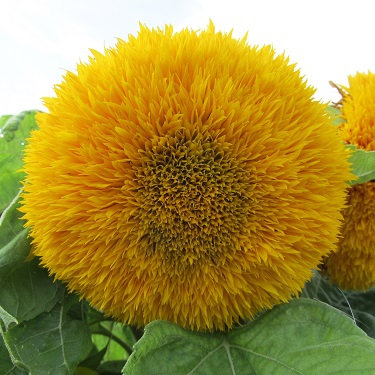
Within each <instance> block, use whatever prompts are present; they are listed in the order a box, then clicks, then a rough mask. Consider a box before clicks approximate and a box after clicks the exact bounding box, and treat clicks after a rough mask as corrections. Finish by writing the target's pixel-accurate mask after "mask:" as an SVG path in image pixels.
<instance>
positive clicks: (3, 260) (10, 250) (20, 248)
mask: <svg viewBox="0 0 375 375" xmlns="http://www.w3.org/2000/svg"><path fill="white" fill-rule="evenodd" d="M18 197H19V195H17V196H16V197H15V198H14V199H13V201H12V202H11V204H10V205H9V206H8V207H7V208H6V210H5V211H4V212H3V214H2V215H1V217H0V270H1V267H4V266H6V265H9V264H16V263H18V262H20V261H22V260H24V259H26V257H27V256H28V254H29V252H30V249H31V244H30V242H31V241H30V238H29V237H28V229H25V228H24V227H23V225H24V223H25V220H21V217H22V214H21V213H20V212H19V211H18V208H19V207H20V205H21V204H20V202H19V199H18ZM0 272H1V271H0Z"/></svg>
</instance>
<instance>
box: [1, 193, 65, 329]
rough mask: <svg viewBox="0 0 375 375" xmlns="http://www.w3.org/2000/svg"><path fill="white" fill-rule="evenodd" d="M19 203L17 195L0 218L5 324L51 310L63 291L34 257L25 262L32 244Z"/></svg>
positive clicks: (2, 297)
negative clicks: (22, 218)
mask: <svg viewBox="0 0 375 375" xmlns="http://www.w3.org/2000/svg"><path fill="white" fill-rule="evenodd" d="M19 206H20V203H19V200H18V197H16V198H15V199H14V200H13V202H12V203H11V204H10V205H9V206H8V207H7V209H6V210H5V211H4V212H3V215H2V216H1V218H0V290H1V293H0V322H1V321H2V322H3V324H4V325H5V328H8V327H9V326H10V325H12V324H18V323H20V322H22V321H24V320H28V319H32V318H34V317H35V316H37V315H39V314H41V313H42V312H45V311H49V310H51V309H52V308H53V306H54V305H55V304H56V303H57V302H59V301H61V299H62V297H63V295H64V287H63V286H62V284H61V283H54V282H53V279H52V278H51V277H49V275H48V272H47V270H45V269H42V268H40V267H39V266H38V262H39V261H38V259H37V258H35V259H33V260H32V261H30V262H25V258H26V257H27V255H28V254H29V252H30V248H31V245H30V238H29V237H28V230H27V229H25V228H24V227H23V224H24V222H25V221H24V220H21V216H22V214H21V213H20V212H19V211H18V208H19Z"/></svg>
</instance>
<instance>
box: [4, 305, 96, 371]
mask: <svg viewBox="0 0 375 375" xmlns="http://www.w3.org/2000/svg"><path fill="white" fill-rule="evenodd" d="M66 310H67V308H66V306H65V304H64V303H63V304H61V305H60V304H58V305H56V306H55V307H54V308H53V309H52V310H51V311H50V312H46V313H43V314H41V315H39V316H37V317H36V318H34V319H32V320H30V321H28V322H24V323H22V324H20V325H18V326H15V327H13V328H10V329H9V330H8V331H7V332H6V333H4V340H5V343H6V345H7V346H8V349H9V351H10V354H11V356H12V357H13V361H14V363H15V364H16V365H17V366H18V367H21V368H24V369H26V370H27V371H29V374H30V375H60V374H61V375H69V374H74V371H75V368H76V366H77V365H78V364H79V363H80V362H81V361H83V360H84V359H85V358H86V357H87V356H88V355H89V353H90V351H91V347H92V342H91V333H90V329H89V328H88V326H87V324H86V323H84V322H82V321H78V320H73V319H71V318H70V317H69V316H67V314H66Z"/></svg>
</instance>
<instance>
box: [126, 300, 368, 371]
mask: <svg viewBox="0 0 375 375" xmlns="http://www.w3.org/2000/svg"><path fill="white" fill-rule="evenodd" d="M134 349H135V351H134V352H133V354H132V355H131V356H130V357H129V360H128V362H127V364H126V365H125V367H124V369H123V374H125V375H146V374H147V375H152V374H155V375H156V374H163V375H177V374H178V375H188V374H189V375H206V374H220V375H240V374H246V375H252V374H254V375H255V374H256V375H269V374H277V375H284V374H285V375H290V374H300V375H301V374H303V375H313V374H317V375H318V374H319V375H321V374H340V375H346V374H347V375H349V374H350V375H353V374H357V375H362V374H366V375H371V374H375V355H374V353H375V340H373V339H371V338H369V337H368V336H367V335H366V334H365V333H364V332H363V331H362V330H361V329H359V328H358V327H357V326H356V325H355V324H354V321H353V320H352V319H350V318H348V317H347V316H346V315H344V314H342V313H341V312H340V311H338V310H336V309H334V308H333V307H331V306H329V305H327V304H324V303H322V302H319V301H313V300H310V299H295V300H292V301H291V302H290V303H289V304H282V305H280V306H277V307H275V308H274V309H272V310H270V311H268V312H266V313H264V314H263V315H261V316H260V317H259V318H257V319H256V320H254V321H253V322H251V323H249V324H247V325H245V326H243V327H240V328H237V329H233V330H231V331H230V332H228V333H215V334H204V333H197V332H191V331H187V330H184V329H182V328H181V327H179V326H177V325H174V324H172V323H168V322H164V321H155V322H152V323H150V324H149V325H148V326H147V327H146V330H145V334H144V336H143V338H141V340H140V341H139V342H138V343H137V344H136V345H135V348H134Z"/></svg>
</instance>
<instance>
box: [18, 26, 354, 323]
mask: <svg viewBox="0 0 375 375" xmlns="http://www.w3.org/2000/svg"><path fill="white" fill-rule="evenodd" d="M92 53H93V57H91V58H90V61H89V62H88V63H87V64H84V63H81V64H79V65H78V66H77V73H76V74H75V73H71V72H69V73H67V74H66V76H65V78H64V81H63V82H62V83H61V84H60V85H58V86H56V97H54V98H49V99H46V100H45V103H46V106H47V107H48V109H49V113H43V114H40V115H38V122H39V125H40V129H39V130H38V131H36V132H34V134H33V136H32V138H31V139H30V141H29V145H28V148H27V152H26V156H25V169H26V172H27V173H28V178H27V181H26V183H25V193H24V194H23V201H24V207H23V210H24V212H25V218H26V219H27V221H28V225H29V226H30V227H31V234H32V236H33V238H34V243H35V246H36V250H35V254H36V255H38V256H40V257H41V261H42V264H43V265H44V266H46V267H48V268H49V269H50V271H51V273H53V274H55V276H56V278H58V279H62V280H64V281H66V282H67V283H68V286H69V288H70V289H71V290H76V291H78V292H80V293H81V294H82V295H83V296H84V297H86V298H87V299H88V300H89V301H90V302H91V303H92V304H93V305H94V306H96V307H98V308H99V309H102V310H104V311H106V312H107V313H108V314H111V315H113V316H115V317H116V318H118V319H120V320H122V321H123V322H128V323H135V324H139V325H144V324H146V323H148V322H150V321H151V320H154V319H165V320H169V321H173V322H176V323H178V324H180V325H182V326H184V327H188V328H191V329H197V330H205V329H209V330H213V329H221V330H223V329H226V328H228V327H231V326H232V325H233V323H235V322H239V321H240V320H241V318H244V317H251V316H253V315H254V314H256V313H257V312H259V311H260V310H262V309H264V308H270V307H272V306H273V305H274V304H277V303H281V302H283V301H287V300H288V299H290V298H291V297H292V295H296V294H298V292H299V291H300V290H301V288H302V287H303V285H304V283H305V281H306V280H307V279H309V278H310V276H311V274H312V273H311V269H312V268H315V267H317V265H318V263H319V262H320V260H321V257H322V256H324V255H326V254H328V253H329V252H330V251H331V250H333V249H334V248H335V242H336V236H337V233H338V228H339V224H340V219H341V214H340V210H341V209H342V208H343V205H344V201H345V199H344V197H345V194H344V189H345V187H346V183H345V181H346V180H348V179H349V178H350V173H349V164H348V162H347V154H346V152H345V150H344V147H343V145H342V144H341V142H340V141H339V138H338V135H337V133H336V129H335V128H334V127H333V126H332V125H331V124H330V120H329V118H328V117H327V116H326V115H325V112H324V110H325V106H324V105H323V104H321V103H319V102H316V101H314V100H313V99H312V98H311V97H312V95H313V93H314V90H313V89H312V88H311V87H308V86H307V85H306V83H305V82H304V81H303V80H302V78H301V77H300V75H299V72H298V71H296V70H295V66H294V65H290V64H289V62H288V60H287V59H286V58H285V57H284V56H276V55H275V53H274V51H273V50H272V48H271V47H269V46H266V47H263V48H257V47H251V46H249V45H248V44H247V42H246V38H243V39H242V40H236V39H234V38H233V37H232V35H231V33H229V34H224V33H221V32H216V31H215V29H214V26H213V25H212V24H210V25H209V26H208V28H207V29H206V30H202V31H199V32H195V31H191V30H188V29H184V30H182V31H180V32H174V31H173V29H172V27H170V26H166V27H165V28H164V29H157V30H150V29H148V28H146V27H144V26H141V29H140V32H139V33H138V35H137V36H130V37H129V39H128V41H122V40H119V41H118V44H117V46H116V48H113V49H112V48H109V49H106V50H105V53H104V54H101V53H99V52H96V51H92Z"/></svg>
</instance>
